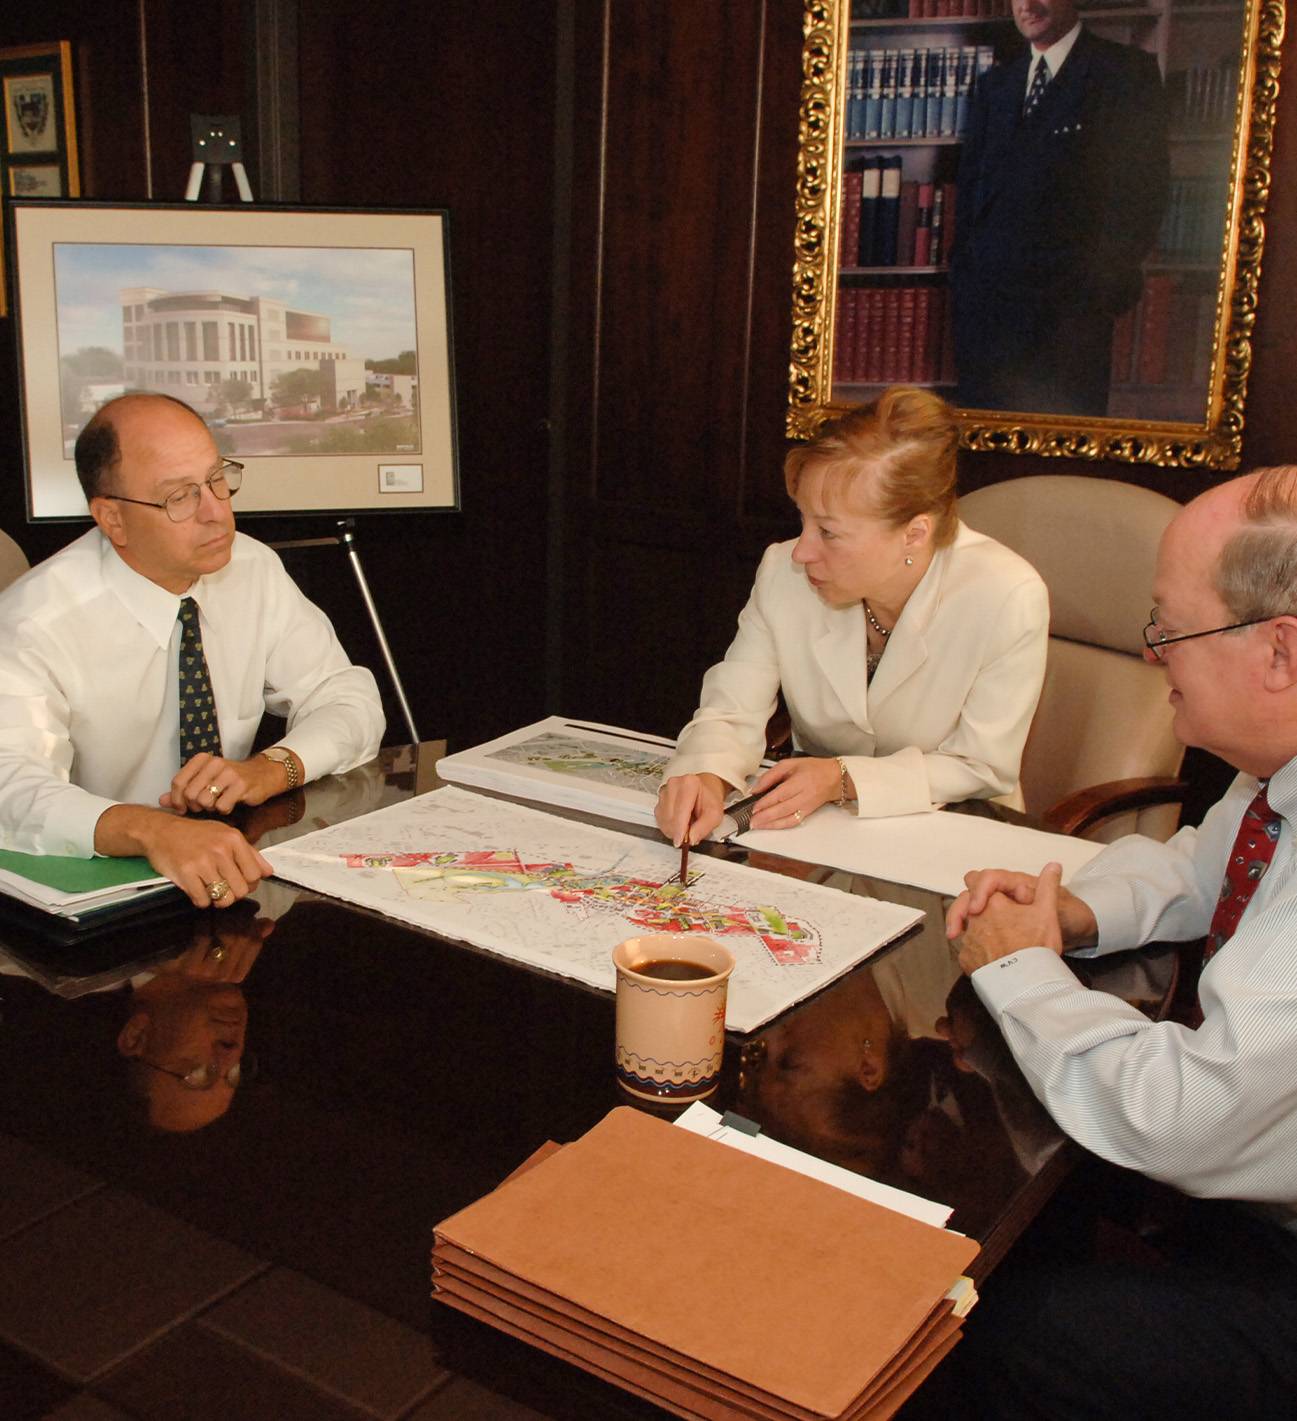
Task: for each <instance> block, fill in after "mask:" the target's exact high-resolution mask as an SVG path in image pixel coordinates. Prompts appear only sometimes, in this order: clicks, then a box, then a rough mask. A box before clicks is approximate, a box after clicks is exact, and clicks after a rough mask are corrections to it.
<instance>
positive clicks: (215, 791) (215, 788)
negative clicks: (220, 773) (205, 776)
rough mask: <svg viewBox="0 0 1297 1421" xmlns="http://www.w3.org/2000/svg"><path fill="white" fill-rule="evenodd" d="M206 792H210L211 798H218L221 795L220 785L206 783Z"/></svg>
mask: <svg viewBox="0 0 1297 1421" xmlns="http://www.w3.org/2000/svg"><path fill="white" fill-rule="evenodd" d="M207 793H208V794H210V795H211V797H212V798H213V799H220V797H221V787H220V785H208V786H207Z"/></svg>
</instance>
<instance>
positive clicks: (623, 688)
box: [562, 0, 801, 733]
mask: <svg viewBox="0 0 1297 1421" xmlns="http://www.w3.org/2000/svg"><path fill="white" fill-rule="evenodd" d="M575 13H576V24H577V42H576V52H577V53H578V55H582V56H584V62H583V63H582V64H581V65H580V66H579V67H578V70H577V72H576V74H575V76H574V83H573V93H574V95H575V99H574V104H575V122H574V129H575V138H574V144H573V171H574V182H573V218H572V222H571V230H572V233H573V237H572V252H573V257H572V268H573V273H574V276H573V290H572V316H573V319H572V323H571V346H570V349H569V350H568V351H567V352H566V365H565V369H566V371H567V372H568V391H567V403H566V414H567V422H566V425H565V427H566V428H567V430H568V436H569V437H568V439H567V442H566V445H565V449H566V462H565V466H564V471H563V472H564V475H565V528H566V530H567V536H566V538H565V540H564V545H563V557H564V560H565V575H564V583H563V585H564V586H565V587H566V589H567V599H566V606H565V607H564V609H563V616H564V627H565V631H564V639H563V646H564V653H565V654H564V665H563V671H564V677H563V696H562V699H563V708H564V709H565V710H567V711H570V712H572V713H574V714H576V713H579V714H592V713H593V712H592V711H590V710H589V709H588V707H590V706H597V707H599V714H600V715H602V716H603V717H605V718H607V719H612V720H616V721H621V722H624V723H626V724H632V725H639V726H643V727H645V728H648V729H654V730H658V731H668V732H672V733H673V732H674V731H675V730H677V729H679V727H680V725H681V724H682V723H683V720H684V719H685V718H686V717H687V716H688V714H689V712H690V710H691V709H692V707H693V705H694V700H695V697H696V694H697V684H698V677H699V675H700V673H701V670H702V668H703V667H705V666H706V665H708V664H709V663H710V662H711V661H714V660H716V659H717V658H718V657H719V656H720V654H721V653H722V652H723V651H724V648H725V646H726V645H727V644H728V642H729V640H730V638H731V636H732V635H733V627H734V618H735V615H736V614H737V612H738V609H739V608H740V607H741V606H742V603H743V600H744V597H745V595H746V591H747V587H748V584H749V583H750V580H751V574H752V570H753V568H754V567H755V563H756V560H757V558H758V556H759V554H760V550H761V548H762V546H764V544H765V543H766V542H767V541H768V540H769V539H770V538H771V537H774V536H778V535H779V534H780V533H781V532H783V531H785V530H786V529H787V527H788V523H789V517H788V515H789V513H790V512H791V510H790V509H788V508H787V506H786V501H785V500H784V498H783V495H782V481H781V476H780V472H779V466H780V462H781V460H782V456H783V450H784V438H783V420H784V413H783V411H784V399H785V391H786V386H787V366H788V361H787V342H788V331H787V320H788V281H789V277H788V273H789V271H790V269H791V255H790V254H791V250H792V221H793V214H792V203H791V194H792V190H793V181H794V173H795V166H796V140H797V130H796V108H797V94H798V88H799V84H800V47H801V7H800V4H798V3H797V0H771V2H770V3H752V2H751V0H737V3H732V4H723V3H708V4H686V3H667V4H662V3H653V0H611V3H609V2H608V0H605V3H594V0H590V3H582V0H577V3H576V5H575ZM789 114H791V115H792V124H791V127H790V125H789V123H788V121H787V118H788V115H789ZM584 273H589V276H588V277H586V280H585V283H584V290H583V289H582V274H584ZM648 667H652V668H656V669H654V670H648V669H646V668H648Z"/></svg>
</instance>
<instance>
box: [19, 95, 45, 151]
mask: <svg viewBox="0 0 1297 1421" xmlns="http://www.w3.org/2000/svg"><path fill="white" fill-rule="evenodd" d="M14 118H15V119H17V121H18V127H19V129H20V130H21V131H22V134H23V136H24V137H25V138H26V139H27V140H28V142H30V143H34V142H36V140H37V139H38V138H40V137H41V136H42V135H43V134H44V132H45V129H46V127H47V126H48V124H49V121H50V96H49V94H48V92H47V91H46V90H44V89H19V90H18V91H17V92H16V93H15V94H14Z"/></svg>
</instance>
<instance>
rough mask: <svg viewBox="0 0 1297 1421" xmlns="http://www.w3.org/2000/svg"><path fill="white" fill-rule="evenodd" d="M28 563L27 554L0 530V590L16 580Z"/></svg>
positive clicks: (28, 565)
mask: <svg viewBox="0 0 1297 1421" xmlns="http://www.w3.org/2000/svg"><path fill="white" fill-rule="evenodd" d="M30 565H31V564H30V563H28V561H27V555H26V554H25V553H24V552H23V550H22V549H21V548H20V547H19V546H18V544H17V543H15V542H14V540H13V539H12V538H11V537H10V536H9V534H8V533H5V532H0V592H3V591H4V590H5V588H6V587H8V586H9V584H10V583H11V582H17V580H18V579H19V578H20V577H21V576H22V575H23V573H25V572H26V571H27V569H28V567H30Z"/></svg>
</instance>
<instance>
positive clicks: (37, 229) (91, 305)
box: [9, 201, 458, 519]
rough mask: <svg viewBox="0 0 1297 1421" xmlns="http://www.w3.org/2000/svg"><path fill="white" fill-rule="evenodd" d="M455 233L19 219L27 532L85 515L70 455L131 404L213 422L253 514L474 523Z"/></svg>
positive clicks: (270, 223)
mask: <svg viewBox="0 0 1297 1421" xmlns="http://www.w3.org/2000/svg"><path fill="white" fill-rule="evenodd" d="M446 221H447V219H446V214H445V213H444V212H400V211H394V212H350V211H336V210H334V211H322V210H319V209H312V208H300V207H293V208H288V207H283V208H278V207H261V206H251V205H243V204H239V205H237V206H233V207H220V206H205V205H199V204H179V205H175V206H168V205H163V204H156V203H154V204H149V205H147V206H146V205H134V206H124V205H116V204H112V203H92V202H58V203H45V202H38V201H15V202H13V203H11V204H10V210H9V232H10V244H11V251H12V254H13V262H14V283H13V289H14V292H15V294H16V300H15V310H14V315H15V318H16V321H17V333H18V344H19V367H20V374H21V383H22V417H23V434H24V452H25V455H26V465H27V467H26V474H27V501H28V516H29V517H30V518H32V519H46V518H78V517H85V516H86V511H87V510H86V506H85V500H84V499H83V498H82V495H81V490H80V486H79V485H78V483H77V478H76V471H75V468H74V465H73V458H72V455H73V446H74V445H75V443H76V438H77V434H78V433H79V432H80V430H81V428H82V426H83V425H84V424H85V422H86V420H87V419H88V418H89V417H90V416H91V415H92V414H93V413H94V411H95V410H96V409H98V407H99V406H100V405H101V404H103V403H104V402H105V401H106V400H109V399H112V398H113V397H114V396H116V395H119V394H123V393H125V392H126V391H128V390H146V391H157V392H161V393H163V394H168V395H173V396H175V397H177V398H178V399H182V400H184V401H185V402H186V403H187V404H189V405H191V406H192V407H193V408H194V409H195V410H196V411H197V413H198V414H200V415H201V416H202V417H203V419H204V420H205V421H206V422H207V424H208V426H209V428H210V429H211V432H212V437H213V439H214V440H215V441H216V445H217V447H218V448H219V450H220V451H221V453H222V454H224V455H226V456H227V457H229V458H231V459H237V460H239V461H240V462H241V463H242V464H244V465H245V466H246V470H247V472H246V473H245V475H244V480H243V487H242V488H241V489H240V490H239V493H238V509H239V512H240V513H287V512H294V513H345V512H353V511H357V510H362V509H363V510H376V509H381V510H398V509H404V508H455V507H457V506H458V477H457V472H456V445H455V402H454V379H453V367H452V353H451V337H450V288H449V261H448V255H447V231H446Z"/></svg>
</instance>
